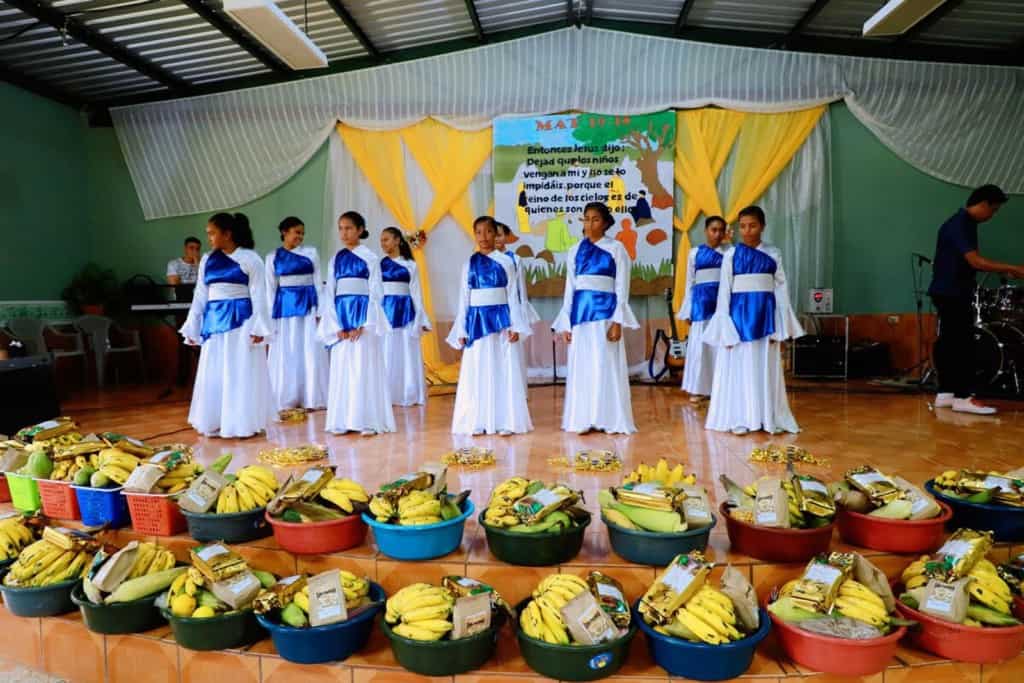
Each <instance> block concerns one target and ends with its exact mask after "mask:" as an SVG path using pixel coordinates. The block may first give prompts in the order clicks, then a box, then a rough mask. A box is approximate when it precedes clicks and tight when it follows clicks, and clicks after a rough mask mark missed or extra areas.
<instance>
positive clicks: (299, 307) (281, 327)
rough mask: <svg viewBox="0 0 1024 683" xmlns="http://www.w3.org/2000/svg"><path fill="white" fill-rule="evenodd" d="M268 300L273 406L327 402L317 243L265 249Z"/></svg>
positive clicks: (312, 405)
mask: <svg viewBox="0 0 1024 683" xmlns="http://www.w3.org/2000/svg"><path fill="white" fill-rule="evenodd" d="M265 270H266V274H267V300H268V301H269V302H270V324H271V327H272V329H273V337H272V339H271V341H270V354H269V358H268V361H269V364H270V386H271V389H272V390H273V396H274V407H275V408H276V409H277V410H278V411H281V410H285V409H287V408H306V409H307V410H315V409H319V408H323V407H324V406H326V405H327V380H328V377H327V370H328V359H327V351H326V349H325V348H324V345H323V344H322V343H321V342H320V340H319V339H318V338H317V335H316V328H317V321H316V319H317V316H318V315H319V303H320V283H321V282H322V280H321V279H320V255H319V254H318V253H317V251H316V248H315V247H309V246H306V245H299V246H298V247H296V248H295V249H292V250H288V249H285V248H284V247H278V248H277V249H275V250H274V251H272V252H270V253H269V254H267V258H266V268H265Z"/></svg>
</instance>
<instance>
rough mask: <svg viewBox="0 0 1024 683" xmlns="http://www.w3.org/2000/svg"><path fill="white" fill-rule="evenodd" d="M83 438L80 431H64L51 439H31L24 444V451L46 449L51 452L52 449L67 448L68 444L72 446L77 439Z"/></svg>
mask: <svg viewBox="0 0 1024 683" xmlns="http://www.w3.org/2000/svg"><path fill="white" fill-rule="evenodd" d="M83 438H84V437H83V436H82V434H81V432H77V431H72V432H66V433H64V434H61V435H60V436H55V437H53V438H51V439H42V440H40V441H32V442H31V443H29V444H26V445H25V450H26V451H30V452H31V451H47V452H50V453H52V452H54V451H56V450H58V449H61V448H67V447H68V446H72V445H74V444H76V443H78V442H79V441H81V440H82V439H83Z"/></svg>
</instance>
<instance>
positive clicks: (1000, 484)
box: [982, 474, 1017, 493]
mask: <svg viewBox="0 0 1024 683" xmlns="http://www.w3.org/2000/svg"><path fill="white" fill-rule="evenodd" d="M982 485H984V487H985V488H987V489H998V490H999V491H1000V492H1001V493H1017V490H1016V489H1014V488H1013V486H1012V485H1010V483H1009V482H1007V481H1006V477H995V476H992V475H991V474H990V475H989V476H987V477H985V479H984V481H982Z"/></svg>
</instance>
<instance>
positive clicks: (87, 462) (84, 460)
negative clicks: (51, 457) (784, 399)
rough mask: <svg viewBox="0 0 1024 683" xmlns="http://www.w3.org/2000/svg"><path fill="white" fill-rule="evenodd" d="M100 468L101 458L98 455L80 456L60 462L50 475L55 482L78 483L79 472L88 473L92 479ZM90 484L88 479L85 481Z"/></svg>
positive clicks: (55, 465)
mask: <svg viewBox="0 0 1024 683" xmlns="http://www.w3.org/2000/svg"><path fill="white" fill-rule="evenodd" d="M98 468H99V456H98V455H97V454H96V453H93V454H92V455H88V456H86V455H78V456H75V457H74V458H65V459H64V460H58V461H57V462H56V463H55V464H54V465H53V472H51V473H50V479H53V480H55V481H74V482H76V483H77V481H78V473H79V472H83V471H85V472H88V476H89V477H91V476H92V473H93V472H95V471H96V470H97V469H98ZM85 483H86V484H88V479H86V480H85Z"/></svg>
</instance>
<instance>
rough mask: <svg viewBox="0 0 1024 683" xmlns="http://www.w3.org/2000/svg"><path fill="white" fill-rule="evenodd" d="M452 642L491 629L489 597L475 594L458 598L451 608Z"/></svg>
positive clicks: (486, 594)
mask: <svg viewBox="0 0 1024 683" xmlns="http://www.w3.org/2000/svg"><path fill="white" fill-rule="evenodd" d="M452 626H453V628H452V636H451V637H452V640H458V639H459V638H468V637H469V636H472V635H474V634H477V633H480V632H482V631H486V630H487V629H489V628H490V627H491V596H490V595H489V594H488V593H477V594H476V595H470V596H466V597H462V598H459V599H458V600H456V601H455V606H454V607H453V608H452Z"/></svg>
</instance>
